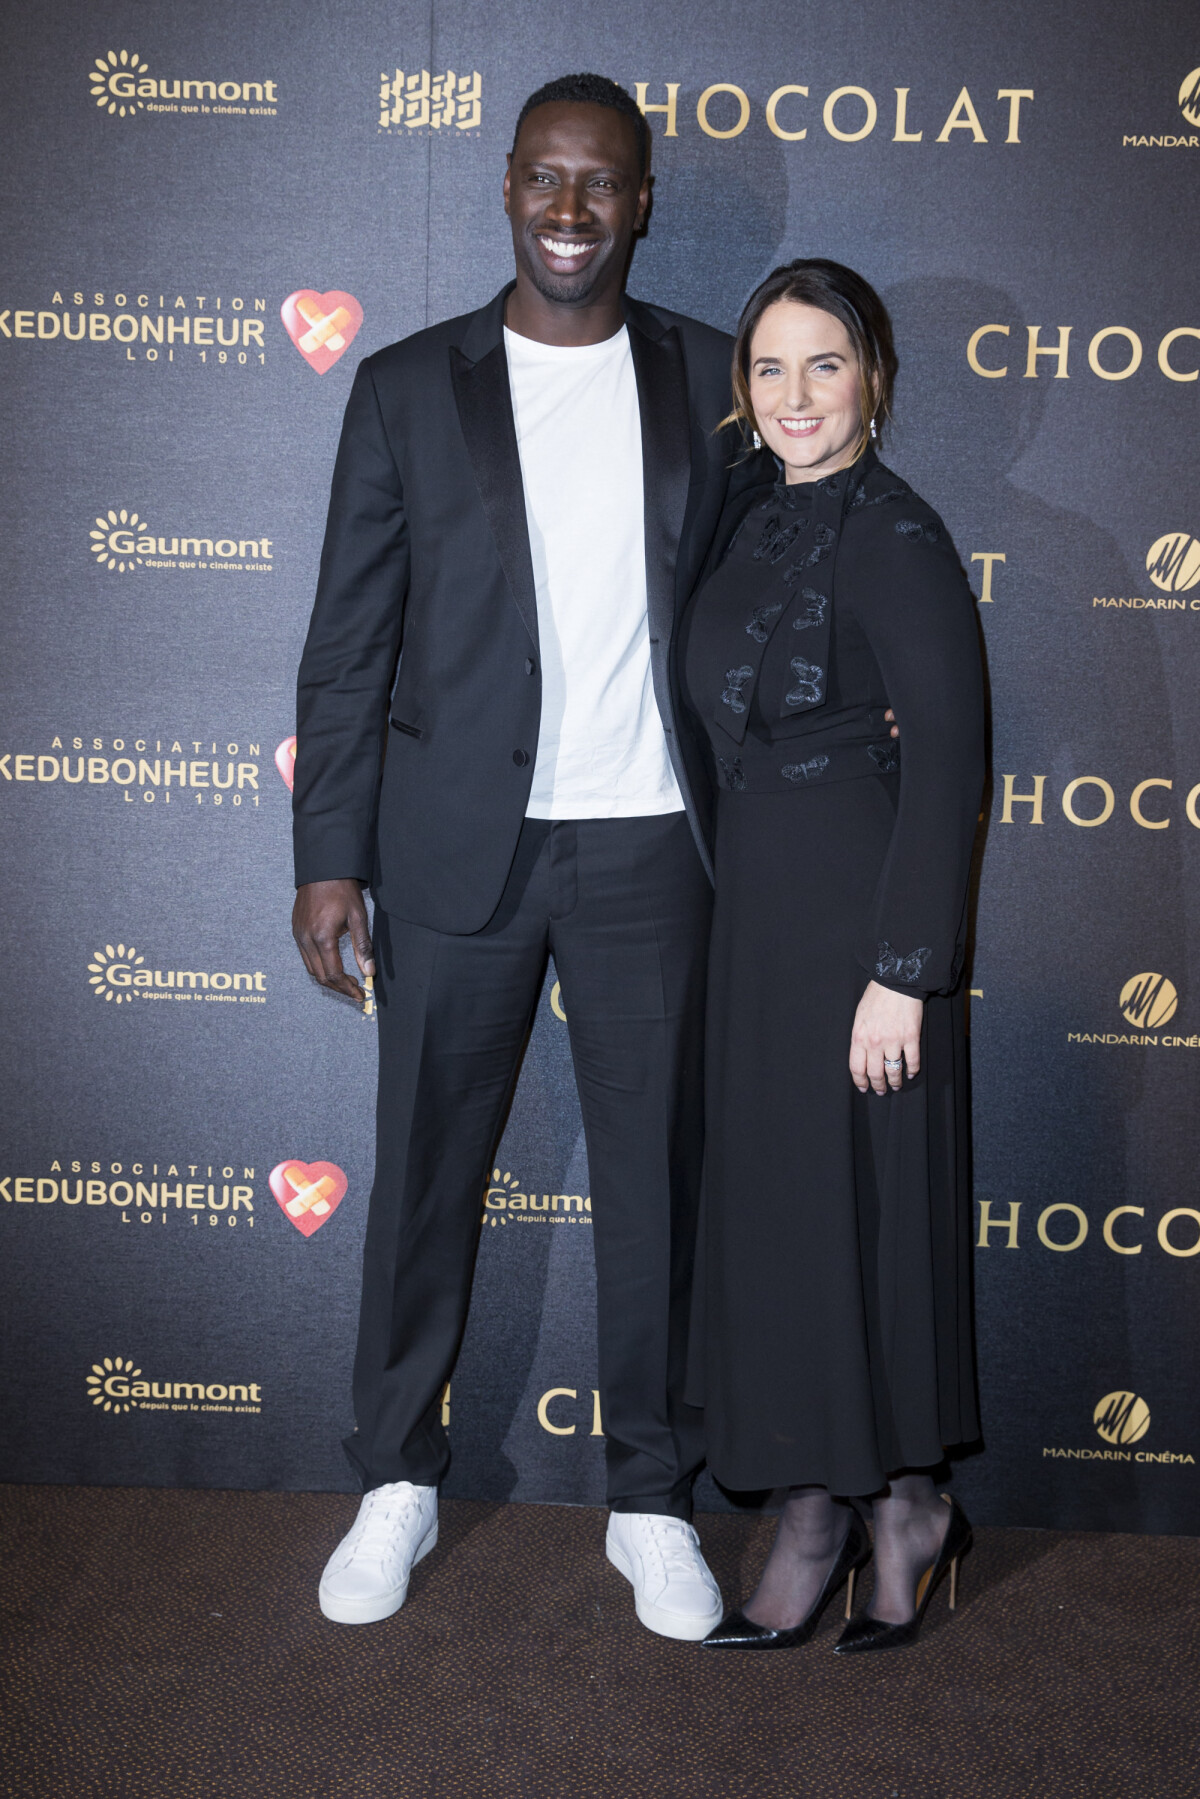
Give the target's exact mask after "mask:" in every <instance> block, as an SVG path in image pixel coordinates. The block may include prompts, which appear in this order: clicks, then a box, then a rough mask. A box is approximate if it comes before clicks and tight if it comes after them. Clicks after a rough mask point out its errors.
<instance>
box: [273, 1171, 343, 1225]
mask: <svg viewBox="0 0 1200 1799" xmlns="http://www.w3.org/2000/svg"><path fill="white" fill-rule="evenodd" d="M267 1179H268V1183H269V1185H270V1188H271V1192H272V1193H273V1194H274V1195H275V1198H276V1201H277V1202H278V1205H279V1209H280V1211H281V1212H282V1213H283V1215H284V1217H285V1218H286V1219H287V1220H288V1221H289V1223H291V1224H294V1225H295V1227H296V1229H297V1230H298V1231H299V1232H300V1235H301V1236H302V1237H311V1236H312V1234H313V1232H314V1231H319V1230H320V1228H321V1226H322V1225H323V1224H328V1223H329V1220H330V1219H331V1218H332V1217H333V1214H334V1213H335V1212H336V1211H337V1209H338V1207H339V1206H340V1205H341V1203H342V1201H343V1199H345V1197H346V1188H347V1186H348V1185H349V1183H348V1181H347V1179H346V1176H345V1174H344V1172H343V1171H342V1169H340V1168H339V1167H338V1165H337V1163H336V1162H298V1161H296V1159H295V1158H294V1157H289V1158H288V1160H287V1161H286V1162H280V1163H278V1164H277V1166H276V1167H274V1168H272V1170H271V1172H270V1174H269V1176H268V1177H267Z"/></svg>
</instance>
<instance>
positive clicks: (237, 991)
mask: <svg viewBox="0 0 1200 1799" xmlns="http://www.w3.org/2000/svg"><path fill="white" fill-rule="evenodd" d="M87 974H88V985H89V986H90V987H91V989H92V992H93V993H94V994H95V996H96V998H97V999H102V1000H104V1001H105V1002H106V1003H113V1002H115V1003H116V1004H117V1005H118V1006H123V1005H129V1006H131V1005H132V1004H133V1002H134V1001H135V1000H159V999H168V1000H186V1001H191V1002H199V1003H201V1004H214V1003H215V1004H218V1005H219V1004H226V1005H247V1006H265V1005H266V1003H267V1001H266V992H267V977H266V975H265V974H264V973H263V972H262V970H261V969H256V970H254V971H253V972H250V971H246V972H244V973H227V972H225V971H224V970H222V969H217V970H215V971H210V970H208V969H199V968H149V967H147V965H146V958H145V956H143V955H142V954H140V952H139V951H138V950H137V949H135V947H134V946H133V944H128V945H127V944H124V943H117V944H112V943H106V944H105V945H104V947H103V948H102V949H98V950H95V951H94V952H93V954H92V959H91V961H90V962H89V963H88V965H87Z"/></svg>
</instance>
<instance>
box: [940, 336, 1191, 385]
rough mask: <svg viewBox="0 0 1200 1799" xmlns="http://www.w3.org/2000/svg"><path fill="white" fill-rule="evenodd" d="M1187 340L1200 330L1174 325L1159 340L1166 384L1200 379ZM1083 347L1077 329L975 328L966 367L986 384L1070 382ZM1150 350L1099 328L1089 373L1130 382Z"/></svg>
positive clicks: (1158, 353) (1159, 358)
mask: <svg viewBox="0 0 1200 1799" xmlns="http://www.w3.org/2000/svg"><path fill="white" fill-rule="evenodd" d="M1085 329H1086V327H1085ZM1184 339H1200V326H1197V325H1175V326H1173V327H1172V328H1171V329H1170V330H1167V331H1164V332H1163V334H1162V336H1161V337H1160V338H1159V340H1158V345H1157V348H1156V349H1155V354H1154V360H1155V363H1156V365H1157V367H1158V371H1159V373H1160V374H1161V375H1165V376H1166V378H1167V380H1168V381H1195V380H1197V379H1200V368H1197V366H1196V360H1195V346H1194V345H1193V346H1192V350H1193V354H1192V356H1191V358H1190V359H1189V358H1188V357H1187V356H1186V354H1185V353H1186V351H1187V349H1188V347H1189V346H1188V344H1187V343H1185V342H1184V341H1183V340H1184ZM1081 342H1082V335H1081V333H1080V331H1079V330H1078V328H1077V327H1076V326H1075V325H1024V326H1020V325H1015V326H1014V325H1005V324H991V325H976V327H975V328H974V330H973V331H972V332H971V335H970V336H969V337H968V339H967V362H968V364H969V366H970V368H971V370H972V372H973V373H974V374H976V375H978V376H980V377H981V379H982V380H984V381H1005V380H1007V379H1008V377H1009V376H1010V375H1012V376H1014V377H1015V376H1019V377H1020V378H1021V379H1022V380H1026V381H1036V380H1039V379H1046V380H1054V381H1070V380H1071V379H1072V378H1073V377H1074V378H1076V379H1078V378H1079V376H1080V375H1081V373H1082V371H1081V369H1080V365H1079V359H1080V349H1079V345H1080V343H1081ZM1147 347H1148V346H1147V345H1146V344H1145V343H1143V341H1142V338H1141V337H1140V335H1139V334H1138V333H1137V332H1136V331H1134V330H1132V329H1131V328H1130V327H1129V326H1128V325H1101V326H1100V328H1099V330H1096V331H1092V332H1091V335H1090V337H1089V338H1088V345H1087V355H1086V362H1087V367H1088V370H1089V371H1090V373H1091V374H1092V375H1094V376H1095V377H1096V378H1097V379H1098V380H1100V381H1128V380H1129V379H1130V377H1131V376H1133V375H1136V374H1137V372H1138V370H1139V369H1140V368H1141V367H1142V364H1143V360H1144V357H1145V354H1146V350H1147ZM1151 347H1152V346H1151ZM1181 357H1182V358H1183V360H1182V361H1181V360H1180V359H1181ZM1189 360H1190V366H1188V364H1189Z"/></svg>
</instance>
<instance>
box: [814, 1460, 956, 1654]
mask: <svg viewBox="0 0 1200 1799" xmlns="http://www.w3.org/2000/svg"><path fill="white" fill-rule="evenodd" d="M942 1498H943V1499H944V1500H945V1502H946V1504H947V1505H948V1506H949V1507H950V1523H949V1525H948V1526H947V1529H946V1535H945V1538H944V1540H943V1542H942V1546H941V1548H940V1549H939V1550H938V1552H937V1555H936V1556H935V1557H934V1559H933V1561H932V1562H931V1563H930V1564H929V1566H928V1568H926V1570H925V1572H924V1574H922V1576H921V1578H920V1580H919V1581H918V1582H917V1609H916V1611H915V1612H914V1613H913V1615H912V1617H911V1618H906V1619H905V1621H904V1623H903V1624H887V1623H885V1622H884V1620H883V1619H882V1618H868V1617H867V1616H866V1615H865V1614H864V1615H863V1616H862V1617H861V1618H855V1619H854V1620H853V1621H852V1622H851V1623H850V1624H847V1626H846V1628H845V1630H844V1631H843V1632H842V1634H841V1636H840V1637H839V1638H838V1640H837V1642H836V1644H835V1645H834V1653H835V1655H857V1654H859V1653H860V1651H864V1650H868V1649H903V1648H905V1646H906V1645H907V1644H909V1643H915V1642H916V1640H917V1638H918V1636H919V1635H920V1632H921V1620H922V1619H923V1618H924V1616H925V1610H926V1607H927V1606H928V1604H929V1601H930V1600H931V1599H932V1598H933V1595H934V1590H935V1588H936V1587H937V1584H938V1582H939V1581H940V1580H941V1578H942V1576H943V1575H944V1574H945V1572H946V1570H947V1568H948V1569H949V1570H950V1610H951V1611H954V1609H955V1607H956V1606H957V1605H958V1564H959V1562H960V1561H961V1560H962V1558H963V1556H964V1555H966V1553H967V1550H968V1549H969V1548H970V1547H971V1542H972V1537H971V1526H970V1523H969V1522H968V1519H967V1514H966V1513H965V1512H964V1511H963V1509H962V1507H961V1506H960V1505H959V1503H958V1501H957V1499H953V1498H951V1496H950V1494H949V1493H943V1494H942Z"/></svg>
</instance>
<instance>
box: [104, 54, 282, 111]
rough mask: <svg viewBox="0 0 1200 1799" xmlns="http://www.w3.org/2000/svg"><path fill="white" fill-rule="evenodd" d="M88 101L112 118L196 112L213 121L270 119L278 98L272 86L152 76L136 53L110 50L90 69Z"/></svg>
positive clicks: (274, 86) (274, 84) (259, 82)
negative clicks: (205, 115)
mask: <svg viewBox="0 0 1200 1799" xmlns="http://www.w3.org/2000/svg"><path fill="white" fill-rule="evenodd" d="M88 82H89V84H90V92H91V97H92V99H93V100H94V101H95V103H96V105H97V106H98V107H99V108H100V110H101V111H102V112H104V113H107V114H108V115H109V117H111V118H118V119H133V118H136V117H137V115H138V114H139V113H142V112H145V113H192V114H196V115H199V114H200V113H205V114H212V115H213V116H214V117H217V118H262V119H273V118H275V117H276V116H277V114H278V102H279V95H278V94H277V93H276V91H275V90H276V87H277V85H278V84H277V83H276V82H274V81H241V80H239V81H229V80H227V81H216V80H211V81H210V80H199V81H198V80H196V79H194V78H189V77H186V76H185V77H180V76H178V75H173V76H170V77H162V76H155V75H152V74H151V73H150V64H149V63H148V62H143V60H142V58H141V57H140V56H139V54H138V52H137V51H136V50H110V51H108V53H107V54H106V55H104V56H98V57H97V58H96V60H95V62H94V63H93V64H92V67H91V68H90V69H89V70H88Z"/></svg>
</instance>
